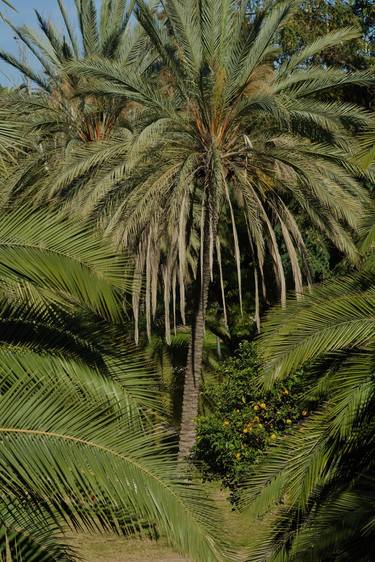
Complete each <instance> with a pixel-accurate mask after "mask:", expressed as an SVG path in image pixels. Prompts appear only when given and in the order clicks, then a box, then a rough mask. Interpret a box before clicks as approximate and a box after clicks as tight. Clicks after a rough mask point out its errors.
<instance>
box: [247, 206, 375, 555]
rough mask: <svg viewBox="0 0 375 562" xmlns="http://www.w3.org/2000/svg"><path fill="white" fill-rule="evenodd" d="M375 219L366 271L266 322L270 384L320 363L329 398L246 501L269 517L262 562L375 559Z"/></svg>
mask: <svg viewBox="0 0 375 562" xmlns="http://www.w3.org/2000/svg"><path fill="white" fill-rule="evenodd" d="M371 217H372V214H371V212H370V213H368V218H367V220H366V221H364V225H363V227H362V229H363V233H364V234H367V237H366V239H365V243H364V244H363V246H362V250H363V251H366V252H367V256H366V258H365V260H364V262H363V264H362V266H361V269H360V270H359V271H357V272H355V273H353V274H352V275H351V276H347V277H345V278H342V279H338V280H335V281H333V282H332V281H331V282H330V283H327V284H326V285H325V286H322V287H317V288H314V289H313V290H312V292H311V293H310V294H308V295H305V296H304V298H303V299H302V300H301V301H300V302H298V303H294V304H293V303H291V306H290V307H288V308H287V310H284V311H281V310H275V311H273V312H271V313H270V314H269V316H268V320H267V321H266V323H265V332H264V334H262V336H261V338H260V351H261V353H263V358H264V361H265V368H266V372H265V375H264V382H265V384H267V385H271V384H272V382H273V381H274V380H276V379H277V378H279V377H285V376H288V374H290V373H292V372H293V371H294V370H295V369H296V368H298V367H300V366H302V365H306V364H307V365H310V367H311V368H310V371H311V372H310V389H309V391H308V392H309V393H310V394H311V395H314V396H315V397H316V396H320V399H321V401H322V406H321V409H320V411H319V412H316V413H315V414H313V415H311V417H310V419H308V420H307V421H306V422H304V423H303V424H301V427H300V428H299V430H296V431H294V432H293V433H292V434H291V435H289V436H288V437H287V438H286V439H284V440H283V442H281V443H280V444H279V445H277V446H276V447H275V448H274V450H273V451H270V452H269V453H268V454H267V455H266V456H265V458H264V459H262V461H261V462H260V464H259V465H258V466H257V467H256V468H255V470H254V474H253V475H252V476H251V478H250V481H249V485H248V488H247V490H245V492H244V498H243V500H244V503H245V505H248V506H249V509H250V511H251V512H252V514H253V515H254V514H258V515H259V514H265V518H264V521H263V524H262V525H263V531H262V534H261V535H260V536H259V541H258V542H257V544H255V545H254V547H253V549H251V553H250V554H249V560H251V561H252V562H255V561H260V560H264V561H270V562H271V561H272V562H276V561H278V560H291V561H294V560H295V561H296V562H297V561H298V560H311V561H314V562H315V561H317V560H319V561H320V562H327V561H328V560H334V561H335V562H336V561H337V562H339V561H342V560H345V559H347V556H348V555H349V553H351V554H350V555H353V556H355V557H356V558H358V560H361V561H363V562H364V561H367V560H369V557H368V555H369V552H371V550H372V544H373V541H374V534H373V528H372V519H373V511H372V508H371V507H370V505H369V504H368V503H367V498H368V488H369V493H370V494H371V493H372V482H371V478H372V477H371V476H370V479H369V475H372V472H373V468H374V458H373V442H374V438H373V431H374V427H375V420H374V415H373V412H374V396H375V394H374V382H373V373H374V367H375V355H374V351H375V323H374V310H375V301H374V293H373V287H374V262H373V252H372V244H371V242H372V230H373V221H372V220H371ZM369 229H370V233H368V232H369ZM306 382H307V383H309V379H308V380H307V381H306ZM312 382H314V384H313V386H312V388H311V383H312ZM370 503H371V500H370ZM354 552H355V554H352V553H354Z"/></svg>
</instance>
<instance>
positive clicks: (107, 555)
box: [71, 534, 189, 562]
mask: <svg viewBox="0 0 375 562" xmlns="http://www.w3.org/2000/svg"><path fill="white" fill-rule="evenodd" d="M71 543H72V545H73V546H74V548H75V549H76V550H77V553H78V554H79V556H80V557H81V559H82V561H84V562H151V561H152V562H189V561H187V560H186V559H184V558H182V557H180V556H179V555H178V554H176V553H175V552H173V550H172V549H171V548H170V547H169V546H168V544H167V543H166V541H165V540H164V539H160V540H159V541H157V542H155V541H150V540H146V539H144V540H137V539H126V538H120V537H116V536H112V535H95V536H92V535H82V534H80V535H77V536H75V537H72V539H71Z"/></svg>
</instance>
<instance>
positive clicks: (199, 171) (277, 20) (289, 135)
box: [39, 0, 373, 456]
mask: <svg viewBox="0 0 375 562" xmlns="http://www.w3.org/2000/svg"><path fill="white" fill-rule="evenodd" d="M243 7H244V5H243ZM294 7H295V3H294V2H291V1H287V2H283V3H277V4H276V5H275V6H274V7H273V8H271V9H270V10H268V11H266V12H264V13H262V14H260V15H259V17H258V18H257V19H256V21H255V22H254V23H253V24H252V25H251V26H250V27H249V22H248V19H247V17H246V14H245V11H244V10H243V9H239V8H238V7H237V5H236V4H235V3H233V2H230V1H229V0H220V1H217V0H215V1H214V0H203V2H202V1H201V2H198V1H197V0H189V1H188V2H186V1H185V2H179V1H176V0H166V1H165V2H163V8H164V11H165V17H164V18H160V17H159V15H158V12H156V14H155V12H153V10H152V9H151V8H150V7H149V6H148V5H146V4H145V3H143V2H142V1H141V0H140V1H139V2H138V3H137V9H136V14H137V17H138V19H139V21H140V22H141V24H142V25H143V27H144V29H145V30H146V32H147V33H148V36H149V38H150V40H151V42H152V43H153V45H154V48H155V49H156V51H157V53H158V56H159V66H160V67H161V71H160V74H159V77H155V75H154V74H151V75H150V76H144V75H143V76H142V75H140V74H139V73H138V72H135V69H125V70H124V68H122V66H121V65H120V64H116V63H115V62H114V63H111V64H109V63H108V62H107V61H101V60H98V59H96V60H92V61H89V60H86V61H85V62H83V63H82V62H81V63H79V64H78V63H71V64H69V65H68V69H69V71H70V72H74V73H77V74H78V73H80V76H81V77H82V80H85V79H90V80H94V79H96V80H97V83H96V84H95V88H94V90H93V91H94V92H95V94H96V95H99V94H101V95H103V96H112V97H117V98H118V97H122V98H123V99H127V100H132V101H133V103H134V115H133V117H134V118H133V120H132V123H131V125H132V126H131V127H129V128H128V129H126V130H125V129H122V131H121V132H120V131H119V135H118V137H117V138H116V139H109V140H108V142H106V143H96V144H95V145H91V146H84V145H83V144H81V145H79V146H77V148H76V150H72V152H71V153H70V154H69V155H68V158H67V160H65V162H64V163H63V166H62V170H58V171H57V172H56V177H55V176H54V179H53V181H52V182H51V180H50V179H48V180H47V182H48V185H47V182H46V186H45V188H44V190H43V189H40V190H39V197H40V198H43V197H47V198H49V199H50V200H55V199H56V198H57V197H58V196H59V193H60V194H63V195H64V196H66V195H67V194H68V197H70V196H72V200H73V201H74V205H75V206H77V204H78V205H79V206H80V207H81V208H82V212H83V213H85V214H86V215H88V216H97V217H99V219H100V221H101V224H102V225H103V224H104V226H105V228H106V230H107V232H108V233H112V234H113V235H114V236H115V238H116V239H117V240H118V241H119V243H120V244H122V245H124V246H125V247H126V248H127V249H131V250H132V251H134V252H135V253H136V255H137V265H136V272H137V275H139V274H140V273H142V272H145V273H146V291H145V295H146V300H145V310H146V317H147V325H148V332H149V333H150V330H151V321H152V313H153V312H155V310H156V301H157V297H156V295H157V287H158V284H159V276H160V280H161V285H162V287H163V293H164V301H165V311H166V312H165V326H166V334H167V340H168V338H169V329H170V328H169V326H170V321H169V308H170V300H171V298H170V296H172V299H173V302H175V298H176V295H177V296H179V301H180V307H179V308H180V314H181V318H182V321H183V323H184V322H185V294H186V285H192V287H193V293H192V297H191V299H192V306H191V308H192V314H191V323H192V339H191V345H190V350H189V354H188V366H187V370H186V377H185V389H184V407H183V415H182V426H181V440H180V453H181V456H185V455H186V454H188V452H189V450H190V448H191V446H192V444H193V442H194V437H195V423H194V418H195V417H196V414H197V407H198V396H199V387H200V380H201V365H202V351H203V347H202V346H203V333H204V326H205V315H206V308H207V301H208V291H209V285H210V279H211V277H212V274H213V267H214V257H215V255H216V259H217V262H218V264H219V270H220V234H221V224H220V223H221V220H222V219H224V217H226V218H228V220H229V221H230V222H231V223H232V230H233V242H234V251H233V253H234V256H235V262H236V264H237V271H238V278H239V284H240V248H239V244H238V235H237V229H236V221H237V217H239V216H241V217H242V216H243V215H244V216H245V219H246V224H247V228H248V233H249V243H250V247H251V248H252V252H253V262H254V275H255V286H256V299H257V306H256V309H257V314H256V316H257V319H258V320H257V321H258V323H259V312H258V311H259V293H260V289H259V287H262V286H263V287H264V286H265V283H264V280H263V281H262V276H263V266H264V261H265V256H266V253H267V251H268V252H269V254H270V256H271V258H272V261H273V264H274V269H275V275H276V280H277V282H278V285H279V288H280V292H281V300H282V302H283V303H285V300H286V282H285V277H284V271H283V265H282V261H281V258H280V251H279V243H280V238H281V239H282V240H283V243H284V244H285V246H286V248H287V250H288V253H289V257H290V260H291V263H292V268H293V274H294V279H295V288H296V291H297V293H300V292H301V291H302V286H303V277H302V272H301V268H300V264H301V263H302V264H306V262H307V256H306V249H305V247H304V242H303V237H302V235H301V233H300V231H299V229H298V226H297V224H296V220H295V216H294V214H293V211H292V209H296V208H297V209H300V210H303V211H304V212H306V213H307V215H308V216H309V218H310V220H311V222H312V223H313V224H314V225H315V226H316V227H317V228H318V229H320V230H321V231H323V232H324V233H325V234H326V236H327V237H328V238H329V239H330V240H332V242H333V243H334V244H335V245H336V246H337V247H338V248H339V249H340V250H341V251H342V252H343V253H345V254H347V255H348V256H349V257H350V259H352V260H355V259H356V249H355V247H354V245H353V242H352V241H351V237H350V232H351V231H353V230H355V228H356V226H357V221H358V217H359V216H360V215H361V212H362V208H363V207H362V205H363V202H364V201H365V200H366V197H365V196H364V194H363V192H362V191H361V189H360V187H359V185H358V184H357V182H356V181H355V179H354V177H353V171H354V172H355V173H356V174H358V175H360V174H361V172H360V170H359V169H357V168H356V167H355V166H354V165H353V164H350V163H349V161H348V158H349V156H350V150H349V145H351V143H354V139H353V136H352V135H351V133H350V131H353V129H358V128H359V129H362V128H365V127H366V126H367V123H368V121H369V115H368V114H367V113H366V112H365V111H364V110H362V109H360V108H358V107H355V106H353V105H350V104H345V103H342V102H338V101H326V100H325V99H324V97H322V95H323V94H324V93H325V92H327V91H329V90H330V89H331V88H334V87H338V86H340V87H341V86H344V85H345V84H353V83H356V84H368V83H370V82H373V76H371V74H370V73H369V72H358V73H344V72H342V71H340V70H337V69H330V68H327V69H322V68H320V67H314V66H312V67H311V66H309V64H308V61H309V59H310V57H311V56H312V55H314V54H315V53H317V52H319V51H320V50H322V49H323V48H326V47H327V46H334V45H339V44H340V42H342V41H348V40H350V39H352V38H353V37H356V36H357V33H358V32H357V31H356V30H353V29H345V30H342V31H336V32H334V33H330V34H328V35H327V36H324V37H322V38H321V39H320V40H318V41H316V42H314V43H313V44H312V45H308V46H307V47H305V48H303V49H302V50H301V51H300V52H297V53H295V55H293V56H292V57H291V58H290V59H288V60H287V61H285V63H284V64H283V65H281V66H275V65H274V64H273V62H274V60H275V57H276V51H275V47H276V45H277V34H278V32H279V30H280V29H281V28H282V26H283V25H284V24H285V22H286V21H287V20H288V17H289V16H290V15H291V14H292V12H293V9H294ZM354 144H355V143H354ZM51 184H52V185H53V188H52V189H51V187H50V186H51ZM69 186H70V187H72V186H74V189H70V190H69V189H68V187H69ZM277 230H280V232H281V236H278V234H277V233H276V231H277ZM298 256H300V257H298ZM304 269H305V271H306V267H305V268H304ZM140 295H141V291H140V289H139V283H138V284H136V285H135V289H134V294H133V305H134V310H135V316H136V320H137V317H138V306H139V297H140ZM240 298H241V297H240ZM223 306H225V305H224V304H223Z"/></svg>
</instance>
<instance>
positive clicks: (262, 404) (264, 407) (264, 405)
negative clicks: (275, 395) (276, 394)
mask: <svg viewBox="0 0 375 562" xmlns="http://www.w3.org/2000/svg"><path fill="white" fill-rule="evenodd" d="M260 407H261V408H262V410H265V409H266V408H267V406H266V404H265V403H264V402H262V403H261V404H260Z"/></svg>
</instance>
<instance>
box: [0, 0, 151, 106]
mask: <svg viewBox="0 0 375 562" xmlns="http://www.w3.org/2000/svg"><path fill="white" fill-rule="evenodd" d="M3 1H4V0H3ZM74 4H75V12H76V14H75V15H76V21H77V23H78V31H79V36H78V37H77V34H76V23H75V22H74V23H72V22H71V20H70V18H69V14H68V10H67V8H66V6H65V2H64V0H56V9H57V10H58V12H59V14H60V16H61V18H62V20H63V22H64V30H63V33H61V32H59V31H58V30H57V29H56V27H55V26H54V24H53V23H52V22H51V21H49V20H46V19H45V18H44V17H43V16H42V15H41V14H40V13H39V12H38V10H35V13H36V17H37V22H38V27H39V30H40V32H41V35H40V34H39V33H38V31H37V30H35V29H33V28H32V27H30V26H28V25H22V26H16V25H15V24H13V23H12V21H11V20H9V19H7V18H5V17H4V16H2V17H3V20H4V22H5V23H6V25H8V27H10V29H11V30H12V31H13V32H14V33H15V35H16V37H17V39H18V40H19V41H21V42H22V43H23V45H24V46H25V48H26V52H27V53H29V54H30V55H31V56H32V57H33V58H35V59H36V61H37V63H38V64H39V67H40V71H41V72H39V71H38V70H37V68H36V67H35V64H28V63H27V62H26V61H24V60H22V58H20V57H18V58H17V57H15V56H14V55H13V54H11V53H10V52H8V51H5V50H1V51H0V57H1V58H2V59H3V60H4V61H6V62H7V63H9V64H10V65H12V66H13V67H15V68H17V69H18V70H19V71H20V72H21V73H22V74H23V75H24V76H26V77H27V78H28V79H30V80H31V81H32V82H33V83H34V84H35V85H37V86H39V87H40V88H41V89H42V90H44V91H46V92H50V93H52V92H55V93H56V90H58V91H61V90H62V91H63V92H64V94H65V95H66V96H68V95H72V94H73V93H74V89H75V86H76V78H75V77H74V76H73V75H71V74H69V73H68V74H66V73H65V72H64V64H65V63H66V62H67V61H71V60H80V59H82V58H85V57H90V56H101V57H104V58H108V59H113V60H119V61H122V62H125V61H126V62H127V63H128V64H129V62H131V61H133V60H134V59H135V57H136V56H137V53H138V51H139V49H142V48H144V37H142V35H141V34H140V33H139V29H129V21H130V18H131V14H132V11H133V8H134V4H135V2H134V1H133V0H130V1H129V2H128V1H127V0H102V2H101V5H100V10H99V12H100V13H98V10H97V7H96V3H95V1H94V0H75V2H74ZM146 58H147V57H146Z"/></svg>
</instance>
